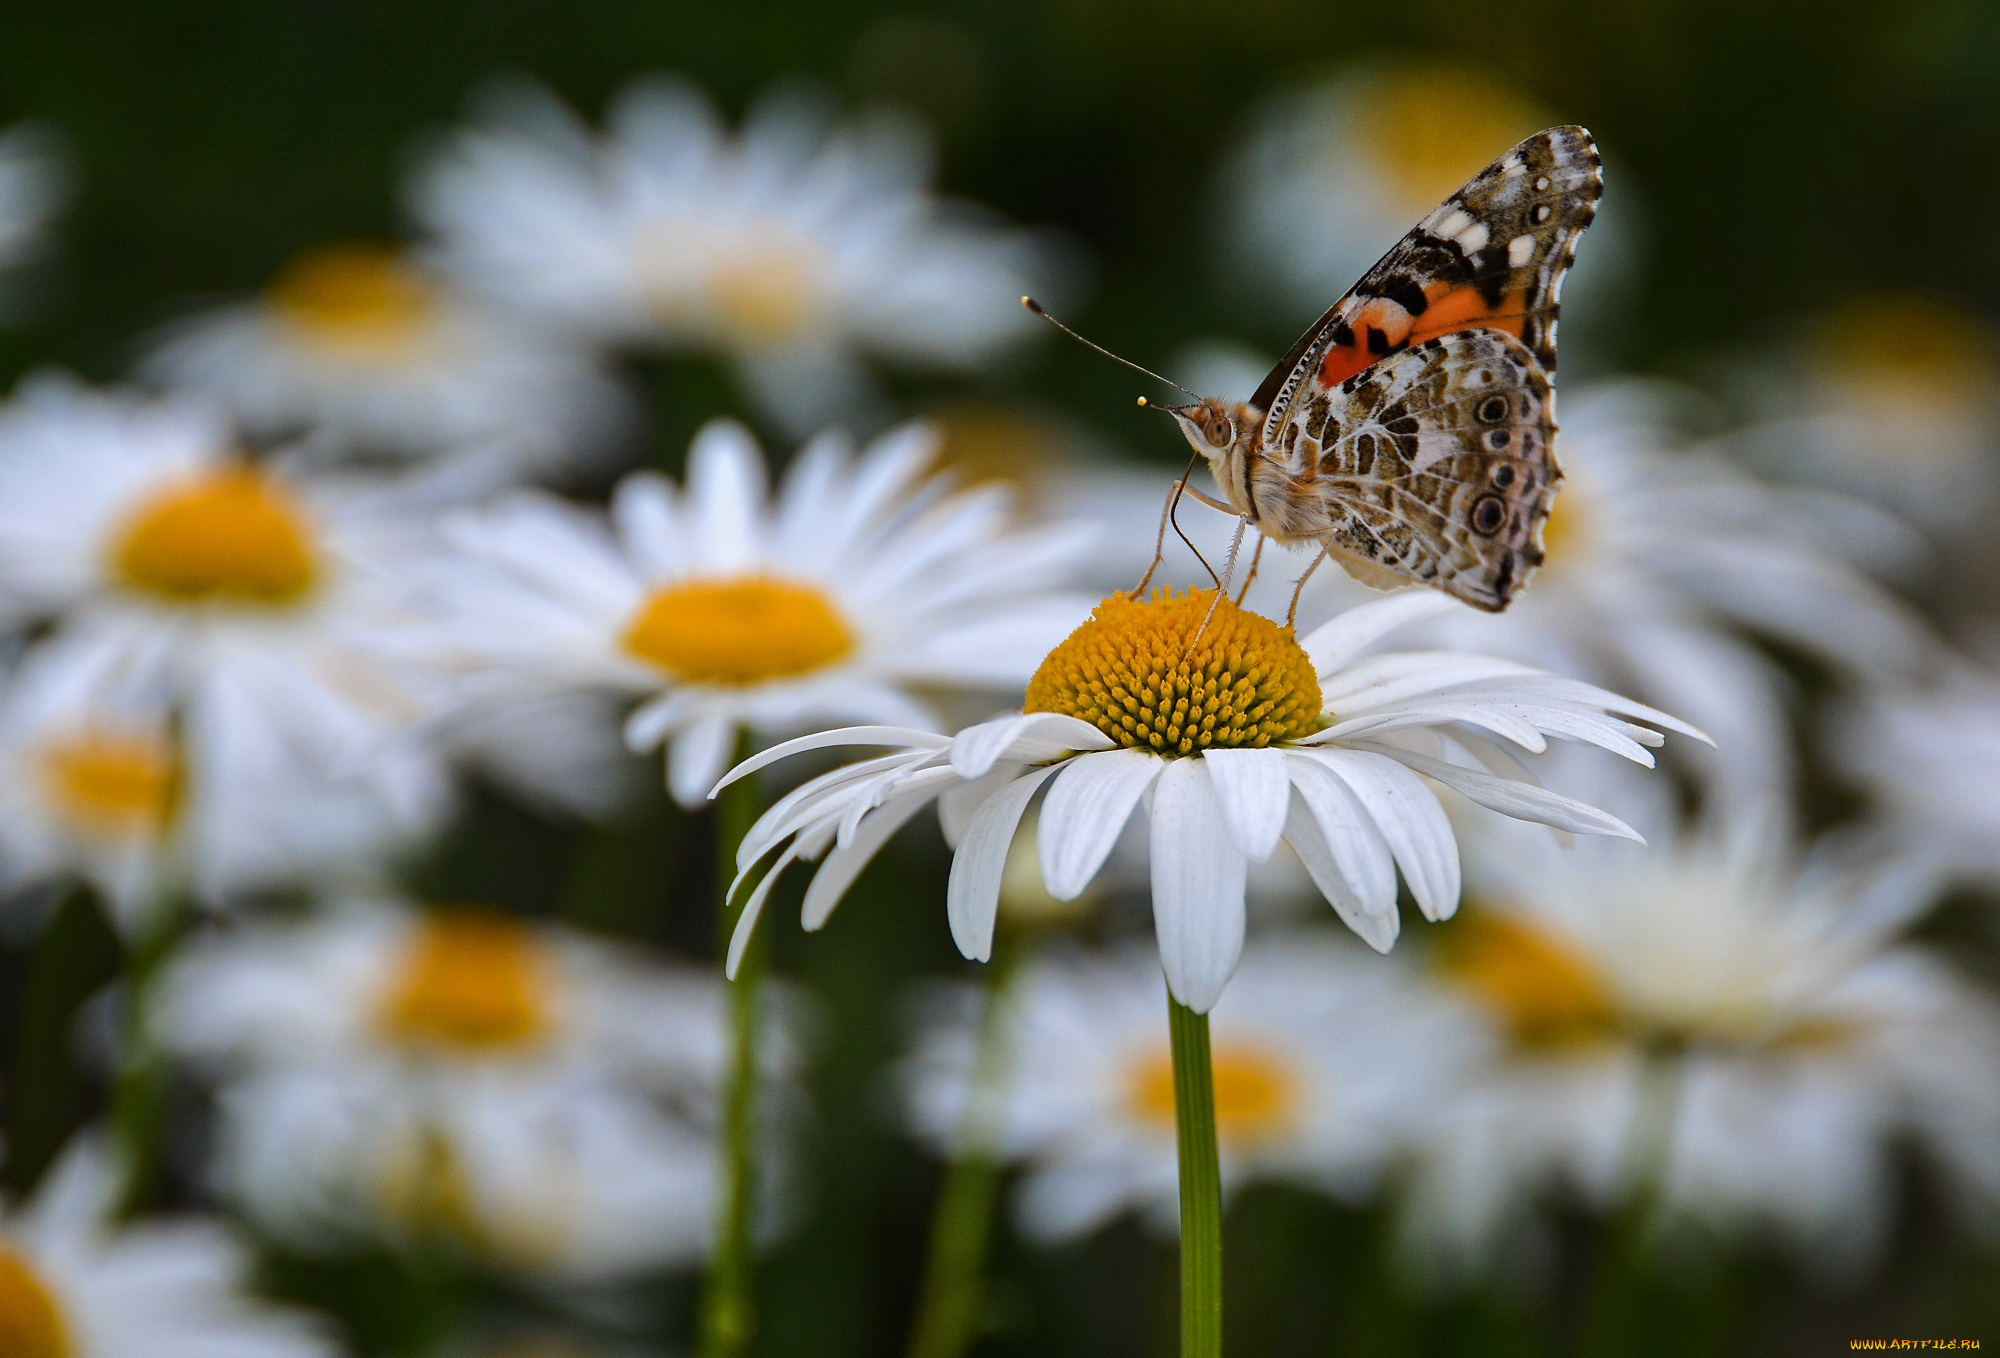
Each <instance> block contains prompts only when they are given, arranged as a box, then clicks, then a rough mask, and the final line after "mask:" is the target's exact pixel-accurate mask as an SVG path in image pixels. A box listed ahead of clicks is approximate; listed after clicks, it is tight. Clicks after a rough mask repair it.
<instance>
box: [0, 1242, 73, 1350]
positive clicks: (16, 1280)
mask: <svg viewBox="0 0 2000 1358" xmlns="http://www.w3.org/2000/svg"><path fill="white" fill-rule="evenodd" d="M75 1352H76V1348H75V1346H74V1345H73V1344H71V1343H70V1338H69V1326H68V1325H67V1324H66V1323H65V1322H64V1320H63V1314H62V1308H61V1307H59V1306H58V1305H56V1299H55V1297H54V1296H53V1295H51V1294H50V1292H49V1287H48V1284H47V1283H45V1282H43V1281H42V1279H41V1276H40V1275H39V1274H37V1273H36V1271H35V1269H34V1268H33V1267H32V1266H31V1265H30V1264H29V1263H28V1261H27V1260H26V1259H24V1258H22V1257H21V1255H20V1254H19V1253H18V1252H16V1251H15V1250H13V1249H11V1248H9V1247H7V1246H6V1245H0V1358H71V1355H72V1354H74V1353H75Z"/></svg>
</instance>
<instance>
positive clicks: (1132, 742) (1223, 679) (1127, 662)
mask: <svg viewBox="0 0 2000 1358" xmlns="http://www.w3.org/2000/svg"><path fill="white" fill-rule="evenodd" d="M1211 604H1213V605H1214V612H1213V614H1211V613H1210V611H1209V608H1210V605H1211ZM1204 618H1206V619H1207V621H1206V623H1204V622H1203V619H1204ZM1320 706H1321V704H1320V691H1319V676H1318V674H1316V673H1315V672H1314V670H1313V665H1312V661H1311V660H1310V659H1309V658H1307V656H1306V653H1305V652H1304V651H1303V650H1301V649H1300V648H1299V643H1298V641H1297V640H1296V639H1295V638H1294V637H1293V635H1292V629H1291V628H1289V627H1280V626H1278V625H1277V624H1276V623H1274V622H1272V621H1270V619H1268V618H1263V617H1259V616H1258V615H1257V614H1255V613H1246V612H1245V611H1243V610H1242V609H1240V608H1238V607H1237V606H1236V605H1235V604H1233V603H1231V602H1230V601H1229V600H1228V599H1221V600H1218V599H1217V598H1216V596H1215V593H1214V591H1212V590H1189V591H1188V592H1187V593H1185V594H1178V595H1177V594H1172V593H1166V592H1161V593H1156V594H1155V595H1154V596H1153V597H1152V598H1150V599H1144V600H1141V599H1134V598H1131V597H1130V596H1128V595H1125V594H1122V593H1121V594H1114V595H1112V596H1111V597H1110V598H1109V599H1106V600H1105V601H1104V602H1103V603H1101V604H1099V605H1098V606H1097V609H1096V611H1095V612H1093V613H1092V614H1091V615H1090V621H1088V622H1086V623H1084V625H1083V626H1081V627H1079V628H1077V629H1076V630H1075V631H1074V632H1072V633H1070V634H1069V636H1068V637H1067V638H1066V639H1065V640H1064V641H1063V642H1062V644H1061V645H1059V646H1057V647H1056V648H1055V649H1054V650H1053V651H1050V652H1049V653H1048V656H1047V657H1046V658H1045V659H1044V660H1043V661H1042V664H1041V668H1040V669H1038V670H1036V671H1035V677H1034V678H1033V679H1030V680H1029V681H1028V700H1027V710H1028V711H1030V712H1064V713H1067V714H1068V715H1070V716H1072V717H1081V718H1082V719H1083V720H1085V721H1087V722H1089V723H1090V724H1091V725H1092V726H1095V727H1096V728H1097V729H1098V730H1100V731H1102V732H1104V734H1105V735H1107V736H1109V737H1111V738H1112V739H1113V740H1115V741H1117V742H1118V743H1119V744H1120V745H1124V746H1126V747H1128V748H1133V749H1142V750H1152V751H1154V752H1156V753H1158V754H1164V755H1170V756H1171V755H1188V754H1194V753H1196V752H1197V751H1200V750H1206V749H1208V748H1210V747H1211V746H1213V747H1218V748H1222V749H1234V748H1239V747H1243V746H1249V747H1252V748H1258V749H1261V748H1262V747H1264V746H1266V745H1270V744H1272V743H1273V742H1277V741H1286V740H1296V739H1298V738H1299V737H1300V736H1306V735H1311V734H1312V733H1313V732H1314V731H1316V730H1318V729H1319V727H1320Z"/></svg>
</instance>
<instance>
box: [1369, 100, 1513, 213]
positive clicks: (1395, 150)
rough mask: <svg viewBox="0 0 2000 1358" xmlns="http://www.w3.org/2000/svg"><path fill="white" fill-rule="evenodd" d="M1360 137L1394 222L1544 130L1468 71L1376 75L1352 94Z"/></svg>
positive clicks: (1436, 199) (1422, 208)
mask: <svg viewBox="0 0 2000 1358" xmlns="http://www.w3.org/2000/svg"><path fill="white" fill-rule="evenodd" d="M1356 99H1357V103H1358V104H1359V106H1360V110H1361V116H1360V123H1361V127H1360V132H1361V138H1362V142H1363V144H1364V145H1365V146H1366V148H1367V149H1368V151H1369V152H1370V159H1371V160H1373V161H1374V162H1375V164H1376V165H1377V167H1378V168H1379V169H1380V171H1381V172H1382V173H1383V174H1384V175H1385V176H1386V177H1387V178H1388V180H1389V183H1390V185H1391V186H1392V187H1393V188H1394V189H1395V190H1396V191H1397V195H1398V197H1399V198H1400V199H1401V202H1400V203H1398V204H1396V205H1395V206H1396V208H1397V213H1398V215H1399V216H1401V215H1410V214H1422V213H1425V212H1429V211H1430V210H1431V209H1432V208H1433V207H1436V206H1437V205H1438V203H1439V202H1441V201H1443V199H1444V198H1445V197H1446V195H1448V194H1450V193H1452V192H1453V191H1454V190H1456V189H1457V188H1458V187H1459V186H1460V185H1462V184H1464V183H1465V181H1466V180H1468V179H1470V178H1472V176H1474V175H1476V174H1478V173H1479V172H1480V171H1481V170H1483V169H1485V168H1486V167H1487V166H1488V165H1490V164H1492V163H1493V162H1494V161H1495V160H1498V159H1499V158H1500V157H1501V156H1502V155H1504V154H1506V152H1507V150H1508V148H1509V147H1511V146H1513V145H1514V143H1516V142H1518V141H1520V140H1521V139H1522V138H1523V137H1525V136H1528V135H1529V134H1530V133H1532V132H1535V131H1537V130H1538V129H1540V128H1542V127H1545V126H1547V122H1546V120H1545V119H1544V118H1543V117H1542V116H1541V114H1540V112H1539V111H1538V110H1537V109H1536V108H1535V106H1534V105H1533V104H1532V103H1530V102H1529V101H1528V100H1526V99H1524V98H1522V97H1521V95H1520V94H1519V93H1518V92H1516V91H1515V90H1513V89H1510V88H1509V87H1508V86H1506V85H1503V84H1501V83H1499V82H1498V81H1495V80H1493V79H1492V78H1491V77H1489V76H1487V75H1485V74H1483V73H1481V72H1479V71H1477V70H1474V69H1472V68H1470V67H1461V66H1449V65H1444V66H1412V67H1405V68H1398V69H1391V70H1388V71H1384V72H1382V73H1380V74H1378V75H1376V76H1374V77H1373V78H1371V79H1369V80H1368V81H1366V82H1365V83H1364V84H1363V85H1362V86H1361V88H1360V90H1358V91H1357V94H1356Z"/></svg>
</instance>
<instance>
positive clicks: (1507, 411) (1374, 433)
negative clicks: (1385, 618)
mask: <svg viewBox="0 0 2000 1358" xmlns="http://www.w3.org/2000/svg"><path fill="white" fill-rule="evenodd" d="M1301 415H1302V419H1301V420H1300V421H1299V423H1300V424H1301V425H1302V430H1301V433H1300V435H1299V436H1298V438H1297V441H1296V442H1295V444H1294V448H1295V449H1296V452H1297V455H1298V456H1299V458H1300V459H1301V461H1305V462H1307V464H1308V467H1309V468H1310V469H1309V470H1307V471H1305V472H1304V473H1303V474H1302V475H1300V476H1299V478H1298V480H1297V481H1296V482H1295V483H1294V485H1295V487H1296V488H1297V489H1298V490H1299V491H1302V492H1309V493H1313V494H1315V495H1316V496H1317V498H1318V500H1319V503H1320V504H1321V506H1322V508H1323V512H1324V515H1325V518H1324V521H1323V522H1324V527H1323V528H1322V530H1321V532H1320V533H1319V534H1318V537H1319V541H1320V543H1321V545H1323V546H1325V547H1326V548H1327V549H1328V550H1329V552H1330V553H1331V554H1333V555H1334V556H1335V557H1336V559H1338V560H1339V561H1340V562H1341V563H1342V564H1343V565H1345V566H1347V567H1348V568H1349V570H1350V571H1353V572H1355V573H1356V574H1357V575H1359V576H1360V577H1361V578H1362V579H1363V582H1364V583H1369V584H1395V583H1401V582H1402V581H1405V580H1414V581H1419V582H1422V583H1425V584H1430V585H1435V586H1436V587H1438V588H1439V589H1442V590H1444V591H1445V592H1446V593H1448V594H1450V595H1452V596H1454V597H1455V598H1459V599H1462V600H1464V601H1465V602H1466V603H1469V604H1471V605H1473V606H1474V607H1476V608H1482V609H1485V610H1487V611H1489V612H1496V613H1497V612H1499V611H1500V610H1502V609H1504V608H1506V606H1507V604H1508V601H1509V600H1510V599H1511V598H1512V597H1513V594H1514V591H1515V590H1517V589H1519V588H1520V587H1521V585H1522V584H1523V583H1524V582H1525V581H1526V579H1527V577H1528V576H1529V575H1530V574H1532V573H1533V571H1534V570H1535V568H1536V567H1537V566H1539V565H1540V564H1541V561H1542V526H1543V525H1544V524H1545V523H1546V522H1547V520H1548V512H1549V504H1550V502H1551V500H1552V498H1553V496H1554V492H1555V488H1556V484H1557V483H1558V482H1559V481H1560V480H1561V479H1562V473H1561V472H1560V471H1559V470H1558V469H1557V467H1556V464H1555V458H1554V456H1553V453H1552V449H1553V446H1554V443H1555V432H1556V430H1555V396H1554V392H1553V390H1552V388H1551V387H1550V385H1549V379H1548V376H1547V374H1546V373H1545V372H1544V371H1543V369H1542V365H1541V363H1540V362H1539V361H1538V360H1537V359H1536V357H1535V355H1534V354H1533V353H1532V352H1531V351H1530V350H1529V349H1528V348H1527V347H1526V346H1525V345H1524V344H1522V343H1521V342H1520V341H1519V340H1517V339H1515V338H1514V337H1513V336H1511V335H1508V334H1506V333H1504V332H1502V331H1498V330H1490V329H1484V328H1473V329H1468V330H1455V331H1451V332H1448V333H1446V334H1443V335H1439V336H1435V337H1433V338H1431V339H1427V340H1421V341H1419V342H1418V343H1417V344H1415V345H1413V346H1411V347H1410V348H1407V349H1404V350H1401V351H1399V352H1398V353H1395V354H1393V355H1390V356H1389V357H1388V358H1385V359H1383V360H1382V361H1381V362H1379V363H1377V364H1374V365H1372V366H1371V367H1369V368H1368V369H1366V370H1364V371H1363V372H1360V373H1357V374H1355V375H1354V376H1352V377H1349V378H1348V379H1346V380H1345V381H1344V382H1342V383H1341V384H1340V385H1339V386H1338V387H1337V388H1335V389H1334V390H1333V391H1331V392H1324V393H1322V392H1314V393H1312V394H1311V395H1310V396H1309V398H1308V399H1307V401H1305V402H1304V403H1302V405H1301ZM1357 568H1358V569H1357Z"/></svg>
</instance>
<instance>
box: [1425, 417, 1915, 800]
mask: <svg viewBox="0 0 2000 1358" xmlns="http://www.w3.org/2000/svg"><path fill="white" fill-rule="evenodd" d="M1670 396H1671V393H1670V392H1668V391H1666V390H1664V389H1660V388H1654V387H1645V386H1638V385H1620V386H1614V387H1600V388H1595V389H1587V390H1585V391H1584V392H1581V393H1578V394H1576V395H1566V396H1565V397H1564V401H1563V440H1562V464H1563V478H1564V479H1563V486H1562V492H1561V494H1559V495H1558V496H1557V497H1556V502H1555V509H1554V511H1553V512H1552V513H1551V514H1550V516H1549V522H1548V526H1547V528H1546V529H1545V531H1544V533H1543V541H1544V545H1545V547H1546V549H1547V553H1548V559H1547V561H1546V563H1545V564H1544V565H1543V567H1542V569H1541V570H1540V571H1539V572H1538V573H1537V574H1536V576H1535V583H1534V588H1533V589H1530V590H1527V591H1525V592H1524V593H1523V594H1522V595H1521V597H1520V598H1519V599H1517V600H1516V601H1515V602H1514V605H1513V607H1511V608H1509V609H1508V610H1507V612H1506V613H1504V614H1501V615H1497V616H1495V615H1490V614H1482V613H1477V612H1475V611H1473V610H1471V609H1460V610H1455V611H1454V612H1452V613H1451V614H1449V615H1446V616H1445V617H1443V618H1441V619H1440V620H1439V622H1438V623H1437V624H1435V625H1434V630H1433V632H1432V635H1434V636H1436V637H1438V638H1440V639H1441V640H1443V641H1444V642H1445V643H1446V644H1448V645H1451V646H1454V647H1460V648H1464V649H1467V650H1481V651H1490V652H1496V653H1498V654H1502V655H1508V656H1512V657H1514V658H1515V659H1518V660H1521V661H1524V662H1526V663H1529V664H1535V665H1544V666H1547V667H1549V668H1551V669H1556V670H1560V671H1562V672H1564V673H1569V674H1578V675H1583V676H1586V677H1588V678H1590V679H1592V680H1594V681H1596V682H1598V683H1601V684H1606V685H1610V686H1613V687H1617V688H1620V689H1628V690H1630V691H1631V692H1633V693H1636V694H1637V695H1638V696H1639V697H1641V698H1644V699H1645V700H1646V701H1648V702H1651V703H1656V704H1659V705H1660V706H1662V707H1665V708H1669V709H1671V710H1673V711H1675V712H1681V713H1685V714H1686V715H1687V716H1688V717H1689V719H1690V720H1692V721H1694V722H1696V723H1698V724H1699V725H1701V726H1702V727H1703V728H1704V729H1705V730H1707V731H1709V732H1710V733H1711V734H1713V735H1714V736H1715V742H1716V752H1715V754H1713V755H1707V756H1706V757H1705V759H1704V761H1703V762H1702V763H1701V764H1700V765H1699V768H1700V770H1701V771H1702V772H1703V773H1704V774H1705V775H1706V776H1708V777H1709V778H1710V779H1711V780H1712V785H1713V787H1714V789H1715V790H1716V791H1718V792H1719V793H1721V794H1722V795H1725V796H1728V797H1733V798H1737V799H1739V800H1741V801H1742V803H1743V804H1745V805H1753V804H1755V805H1761V804H1763V803H1765V802H1766V801H1768V800H1770V799H1773V798H1776V797H1783V796H1788V795H1789V791H1790V784H1789V778H1790V774H1791V770H1792V764H1793V760H1792V756H1791V727H1790V722H1789V718H1788V714H1787V705H1786V701H1785V700H1786V696H1787V685H1786V682H1785V680H1784V677H1783V675H1782V673H1781V672H1780V671H1779V670H1778V668H1777V667H1776V665H1775V664H1773V663H1772V662H1771V660H1770V659H1769V658H1768V657H1766V656H1765V655H1764V654H1763V653H1762V652H1761V651H1759V650H1758V649H1757V648H1755V647H1754V646H1752V645H1751V644H1749V643H1748V641H1747V640H1746V639H1745V637H1744V635H1743V634H1744V632H1745V631H1749V632H1753V633H1760V634H1762V635H1764V636H1767V637H1771V638H1773V639H1775V640H1777V641H1780V642H1783V643H1785V644H1786V645H1790V646H1794V647H1797V648H1798V649H1800V650H1803V651H1805V652H1807V653H1809V654H1811V655H1813V656H1816V657H1818V658H1820V659H1823V660H1825V661H1826V662H1828V663H1829V664H1831V665H1833V666H1836V667H1838V669H1839V670H1840V671H1841V672H1842V673H1843V674H1846V675H1849V676H1857V675H1858V676H1863V677H1871V678H1872V677H1880V676H1883V675H1887V674H1894V673H1897V672H1899V671H1900V672H1906V673H1907V672H1911V671H1914V670H1916V669H1918V668H1920V667H1921V666H1922V664H1923V663H1924V662H1925V660H1926V659H1927V658H1928V657H1929V656H1930V655H1932V654H1933V651H1934V646H1935V643H1934V641H1933V640H1932V637H1931V634H1930V633H1929V631H1928V629H1926V628H1925V627H1924V625H1923V624H1922V622H1921V621H1920V620H1919V619H1918V618H1917V617H1916V615H1915V614H1914V613H1912V612H1911V611H1910V610H1908V609H1907V608H1905V607H1903V606H1902V605H1901V604H1899V603H1898V602H1896V601H1895V600H1894V599H1893V598H1891V597H1890V596H1889V595H1888V594H1887V593H1886V592H1884V591H1883V590H1882V589H1880V588H1879V587H1878V586H1876V585H1875V584H1874V583H1873V582H1872V581H1870V580H1869V579H1868V578H1867V577H1866V576H1865V575H1863V574H1862V573H1860V572H1859V571H1858V570H1857V569H1855V567H1854V566H1853V565H1852V564H1851V559H1852V557H1853V556H1862V555H1869V554H1872V553H1873V551H1874V549H1875V548H1876V547H1877V546H1878V545H1879V544H1880V543H1882V542H1883V541H1884V540H1885V539H1887V538H1891V537H1893V536H1894V535H1895V533H1896V527H1895V525H1893V524H1889V523H1885V522H1883V521H1882V520H1881V519H1880V518H1878V517H1877V516H1875V515H1873V514H1872V513H1871V512H1870V511H1869V510H1868V509H1867V508H1866V507H1865V506H1861V505H1855V504H1849V503H1847V502H1843V501H1835V500H1832V499H1830V498H1823V497H1818V496H1813V495H1808V494H1805V493H1802V492H1798V491H1792V490H1786V489H1782V488H1778V487H1773V486H1766V485H1762V484H1760V483H1758V482H1756V481H1754V480H1752V479H1751V478H1749V477H1747V476H1745V475H1743V474H1742V473H1741V472H1739V471H1737V470H1736V469H1734V468H1733V467H1731V466H1728V465H1726V464H1725V463H1724V462H1723V461H1721V460H1719V459H1715V458H1710V457H1706V456H1701V455H1699V454H1696V453H1692V452H1689V451H1685V450H1680V449H1675V448H1674V447H1673V445H1674V442H1675V439H1674V436H1673V435H1672V434H1671V433H1670V432H1669V429H1668V426H1667V423H1666V416H1667V414H1668V409H1667V403H1668V401H1669V399H1670ZM1704 754H1706V752H1704Z"/></svg>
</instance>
